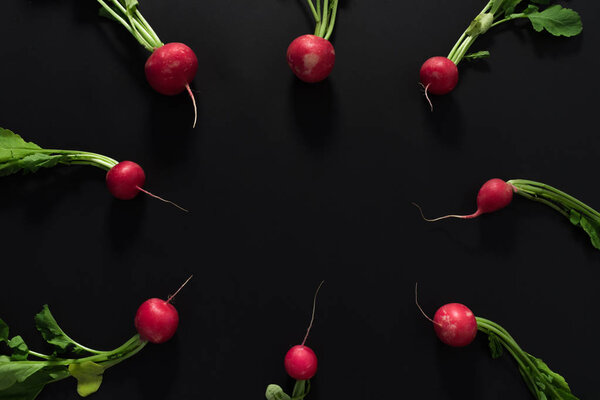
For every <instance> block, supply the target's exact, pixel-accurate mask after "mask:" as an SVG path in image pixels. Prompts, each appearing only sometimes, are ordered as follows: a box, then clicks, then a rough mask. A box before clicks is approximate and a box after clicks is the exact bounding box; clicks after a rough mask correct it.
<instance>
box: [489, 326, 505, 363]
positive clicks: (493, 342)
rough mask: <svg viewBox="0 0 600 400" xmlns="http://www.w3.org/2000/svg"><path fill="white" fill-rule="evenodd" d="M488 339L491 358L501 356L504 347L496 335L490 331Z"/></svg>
mask: <svg viewBox="0 0 600 400" xmlns="http://www.w3.org/2000/svg"><path fill="white" fill-rule="evenodd" d="M488 340H489V347H490V352H491V353H492V358H494V359H496V358H500V357H502V354H504V347H503V346H502V342H501V341H500V339H499V338H498V336H496V335H495V334H493V333H491V332H490V333H488Z"/></svg>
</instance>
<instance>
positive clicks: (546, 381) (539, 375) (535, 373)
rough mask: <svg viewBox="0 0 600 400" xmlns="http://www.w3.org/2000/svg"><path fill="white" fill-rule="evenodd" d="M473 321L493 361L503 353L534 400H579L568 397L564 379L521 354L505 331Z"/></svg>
mask: <svg viewBox="0 0 600 400" xmlns="http://www.w3.org/2000/svg"><path fill="white" fill-rule="evenodd" d="M476 320H477V329H478V330H479V331H480V332H483V333H485V334H487V335H488V339H489V346H490V350H491V352H492V358H499V357H501V356H502V354H503V352H504V349H506V351H508V353H509V354H510V355H511V356H513V358H514V359H515V361H516V362H517V364H518V366H519V372H520V373H521V376H522V377H523V379H524V380H525V384H526V385H527V387H528V388H529V390H530V391H531V394H533V396H535V398H536V399H537V400H579V399H578V398H577V397H575V396H574V395H573V394H572V393H571V389H570V388H569V385H568V384H567V382H566V381H565V378H563V377H562V376H560V375H559V374H557V373H556V372H553V371H552V370H550V368H549V367H548V365H546V363H545V362H544V361H542V360H541V359H539V358H537V357H534V356H532V355H531V354H528V353H526V352H525V351H523V350H522V349H521V348H520V347H519V345H518V344H517V342H515V340H514V339H513V337H512V336H511V335H510V334H509V333H508V332H507V331H506V329H504V328H502V327H501V326H500V325H498V324H496V323H495V322H492V321H490V320H487V319H485V318H480V317H476Z"/></svg>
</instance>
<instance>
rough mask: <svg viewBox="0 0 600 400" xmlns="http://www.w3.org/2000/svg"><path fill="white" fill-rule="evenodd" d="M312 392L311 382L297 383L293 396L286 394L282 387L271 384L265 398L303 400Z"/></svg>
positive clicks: (270, 399) (269, 399)
mask: <svg viewBox="0 0 600 400" xmlns="http://www.w3.org/2000/svg"><path fill="white" fill-rule="evenodd" d="M309 392H310V380H306V381H299V380H297V381H296V384H295V385H294V390H293V392H292V395H291V396H289V395H288V394H286V393H285V392H284V391H283V389H282V388H281V386H279V385H275V384H271V385H269V386H267V391H266V393H265V397H266V398H267V400H303V399H304V398H305V397H306V396H307V395H308V393H309Z"/></svg>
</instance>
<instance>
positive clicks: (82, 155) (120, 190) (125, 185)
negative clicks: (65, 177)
mask: <svg viewBox="0 0 600 400" xmlns="http://www.w3.org/2000/svg"><path fill="white" fill-rule="evenodd" d="M15 148H18V149H19V151H18V152H15V151H13V149H15ZM0 153H2V154H4V153H6V154H7V155H10V157H5V159H4V160H0V176H4V175H10V174H14V173H16V172H19V171H25V172H36V171H37V170H39V169H40V168H50V167H54V166H56V165H58V164H63V165H90V166H93V167H97V168H101V169H103V170H105V171H107V173H106V186H107V188H108V191H109V192H110V193H111V194H112V195H113V196H114V197H116V198H117V199H120V200H131V199H133V198H134V197H135V196H137V194H138V193H139V192H143V193H146V194H147V195H148V196H151V197H154V198H155V199H158V200H160V201H163V202H165V203H169V204H171V205H173V206H175V207H177V208H179V209H180V210H182V211H187V210H186V209H185V208H182V207H180V206H179V205H177V204H175V203H173V202H172V201H169V200H165V199H163V198H162V197H159V196H157V195H155V194H152V193H150V192H149V191H147V190H145V189H143V188H142V186H144V182H145V181H146V174H144V170H143V169H142V167H140V166H139V165H138V164H136V163H134V162H132V161H122V162H117V161H116V160H114V159H112V158H110V157H107V156H104V155H102V154H97V153H90V152H88V151H76V150H56V149H42V148H41V147H40V146H38V145H36V144H35V143H32V142H26V141H24V140H23V138H22V137H21V136H19V135H17V134H16V133H14V132H12V131H10V130H8V129H3V128H0Z"/></svg>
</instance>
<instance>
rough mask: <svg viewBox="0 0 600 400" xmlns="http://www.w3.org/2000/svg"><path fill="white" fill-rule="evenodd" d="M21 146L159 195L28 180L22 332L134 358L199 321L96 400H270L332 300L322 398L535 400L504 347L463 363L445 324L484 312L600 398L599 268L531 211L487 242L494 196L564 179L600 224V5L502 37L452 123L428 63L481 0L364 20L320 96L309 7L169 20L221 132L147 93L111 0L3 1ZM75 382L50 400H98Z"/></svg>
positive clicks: (17, 299) (393, 7) (349, 28)
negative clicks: (560, 30) (446, 340)
mask: <svg viewBox="0 0 600 400" xmlns="http://www.w3.org/2000/svg"><path fill="white" fill-rule="evenodd" d="M2 4H3V5H2V7H1V8H2V10H1V14H0V30H1V31H2V37H3V44H2V50H1V56H0V72H1V73H0V87H1V91H0V94H1V95H0V125H1V126H4V127H6V128H9V129H12V130H14V131H15V132H17V133H19V134H21V135H22V136H23V137H24V138H26V139H28V140H32V141H34V142H36V143H38V144H39V145H41V146H43V147H49V148H64V149H81V150H88V151H93V152H98V153H102V154H106V155H108V156H111V157H113V158H116V159H119V160H125V159H127V160H134V161H136V162H138V163H140V164H141V165H142V166H143V167H144V169H145V171H146V174H147V183H146V188H147V189H149V190H151V191H154V192H156V193H157V194H160V195H163V196H165V197H168V198H169V199H172V200H174V201H177V202H179V203H181V204H182V205H183V206H185V207H187V208H189V209H191V210H192V212H191V213H189V214H185V213H182V212H180V211H178V210H177V209H175V208H173V207H170V206H168V205H166V204H163V203H161V202H158V201H156V200H153V199H151V198H148V197H146V196H139V197H138V198H136V199H135V200H133V201H130V202H122V201H118V200H114V199H113V198H112V197H111V196H110V194H108V192H107V190H106V188H105V186H104V181H103V179H104V173H103V172H102V171H101V170H99V169H94V168H90V167H57V168H54V169H51V170H45V171H40V172H39V173H37V174H35V175H28V176H21V175H17V176H11V177H6V178H2V181H1V185H0V187H1V189H0V190H1V191H0V220H1V221H2V230H1V233H0V240H1V242H0V243H1V246H2V247H1V249H2V252H1V261H0V262H1V264H0V265H1V268H2V269H1V271H2V273H1V275H0V281H1V283H2V289H1V290H0V315H1V317H2V319H4V320H5V321H6V322H7V323H9V324H10V326H11V329H12V333H13V334H21V335H23V336H24V338H25V339H26V340H27V341H28V342H29V344H30V345H31V346H32V347H35V348H38V349H39V348H42V349H43V348H44V346H43V344H42V343H41V340H40V339H39V338H38V336H37V334H36V332H35V328H34V326H33V315H34V314H35V313H36V312H38V311H39V310H40V308H41V305H42V304H44V303H48V304H50V306H51V309H52V310H53V312H54V314H55V316H56V318H57V320H58V321H59V323H61V325H62V327H63V328H64V329H65V330H66V331H67V332H68V333H69V335H70V336H72V337H74V338H75V339H76V340H78V341H79V342H81V343H84V344H86V345H88V346H90V347H96V348H114V347H117V346H118V345H120V344H121V343H122V342H124V341H125V340H126V339H127V338H129V337H130V336H131V335H133V334H134V333H135V328H134V327H133V316H134V314H135V311H136V309H137V307H138V306H139V304H140V303H141V302H142V301H144V300H145V299H147V298H149V297H163V298H165V297H166V296H167V295H168V294H169V293H172V292H173V291H174V290H175V289H176V288H177V287H178V286H179V284H180V283H181V282H182V281H183V280H185V278H187V276H188V275H189V274H192V273H193V274H194V278H193V280H192V281H191V282H190V284H189V286H188V287H186V288H185V290H184V291H182V292H181V293H180V295H179V296H178V298H177V299H176V303H175V304H176V306H177V308H178V310H179V313H180V317H181V323H180V327H179V330H178V333H177V335H176V336H175V338H174V339H173V340H171V341H170V342H168V343H166V344H163V345H151V346H148V347H147V348H146V349H144V351H143V352H142V353H140V354H139V355H137V356H136V357H134V358H132V359H130V360H127V361H126V362H124V363H123V364H120V365H118V366H116V367H114V368H111V369H110V370H109V371H108V372H107V373H106V375H105V379H104V383H103V386H102V387H101V389H100V391H99V392H98V393H97V394H95V395H93V398H94V399H97V400H101V399H115V398H117V399H142V398H143V399H187V398H197V399H200V398H202V399H220V400H222V399H226V398H232V399H234V398H252V399H260V398H264V389H265V387H266V385H267V384H268V383H278V384H280V385H282V386H284V388H285V389H287V390H291V386H292V381H291V379H289V378H288V377H287V376H286V374H285V371H284V369H283V356H284V354H285V352H286V351H287V349H288V348H289V347H290V346H291V345H294V344H298V343H299V342H300V341H301V340H302V337H303V335H304V332H305V329H306V326H307V325H308V320H309V317H310V306H311V301H312V295H313V293H314V290H315V288H316V286H317V284H318V282H319V281H320V280H321V279H325V280H326V284H325V286H324V287H323V290H322V292H321V295H320V298H319V303H318V307H317V314H316V321H315V326H314V328H313V331H312V333H311V336H310V338H309V341H308V344H309V345H310V346H311V347H312V348H313V349H314V350H315V351H316V353H317V354H318V356H319V362H320V367H319V373H318V374H317V376H316V377H315V379H314V380H313V392H312V393H311V394H310V395H309V397H308V398H309V399H312V400H318V399H332V398H348V399H374V398H405V397H417V396H418V397H419V398H427V399H429V398H435V399H461V400H464V399H478V400H480V399H508V398H510V399H530V398H531V395H530V393H529V392H528V390H527V388H526V387H525V385H524V384H523V382H522V380H521V377H520V375H519V373H518V371H517V368H516V365H515V364H514V362H513V361H512V360H511V359H510V358H508V357H503V358H502V359H499V360H492V359H491V357H490V356H489V353H488V351H487V348H486V340H485V338H483V337H482V338H479V339H478V340H476V341H475V342H474V343H473V344H472V345H470V346H469V347H467V348H464V349H451V348H448V347H446V346H444V345H442V344H441V343H440V342H439V341H438V340H437V338H436V337H435V335H434V333H433V329H431V324H430V323H428V322H427V321H426V320H425V319H424V318H423V317H422V316H421V315H420V314H419V312H418V311H417V309H416V307H415V305H414V298H413V287H414V283H415V281H419V283H420V288H421V291H420V301H421V304H422V305H423V307H424V308H425V310H427V312H428V313H430V314H433V313H434V312H435V310H436V308H437V307H439V306H441V305H442V304H445V303H448V302H454V301H456V302H462V303H464V304H466V305H468V306H469V307H470V308H471V309H472V310H473V311H474V312H475V313H476V314H477V315H480V316H483V317H486V318H489V319H492V320H494V321H496V322H498V323H500V324H501V325H503V326H504V327H505V328H507V329H508V330H509V332H511V334H512V335H513V336H514V337H515V338H516V339H517V341H518V342H519V343H520V344H521V346H522V347H523V348H524V349H525V350H526V351H528V352H530V353H532V354H534V355H537V356H539V357H542V358H543V359H545V360H546V361H548V363H549V365H550V367H551V368H553V369H554V370H555V371H557V372H559V373H561V374H562V375H563V376H565V377H566V379H567V381H568V382H569V383H570V385H571V387H572V389H573V392H574V394H576V395H577V396H578V397H580V398H582V399H591V398H595V397H598V396H599V395H600V389H599V386H598V385H597V380H596V376H595V371H594V369H593V368H592V369H590V368H588V366H589V365H590V364H591V365H593V362H592V360H594V359H597V358H598V357H599V356H600V354H599V349H598V346H597V338H596V334H597V332H598V329H599V328H600V319H599V318H598V316H597V312H596V310H597V305H598V304H599V302H600V294H599V292H598V290H597V282H598V278H599V277H600V268H599V267H600V265H599V262H598V260H599V255H598V251H597V250H594V249H593V247H592V246H591V244H590V243H589V239H588V237H587V236H586V235H585V233H584V232H583V231H581V230H580V229H577V228H575V227H573V226H571V225H570V223H569V221H567V220H566V219H564V218H563V217H561V216H560V215H559V214H558V213H556V212H554V211H553V210H551V209H549V208H547V207H544V206H542V205H540V204H537V203H530V202H527V201H526V200H524V199H522V198H516V199H515V200H514V202H513V204H512V205H511V206H510V207H508V208H507V209H505V210H503V211H501V212H498V213H496V214H494V215H488V216H484V217H483V218H480V219H479V220H474V221H469V222H465V221H445V222H442V223H438V224H435V225H431V224H427V223H425V222H423V221H422V220H421V219H420V217H419V215H418V212H417V210H416V209H415V208H414V207H412V206H411V205H410V202H411V201H417V202H419V203H420V204H421V205H422V206H423V207H424V209H425V211H426V213H427V214H428V215H430V216H435V215H442V214H445V213H453V212H463V213H467V212H472V211H473V210H474V207H475V196H476V193H477V190H478V188H479V186H480V185H481V184H482V183H483V182H484V181H485V180H487V179H489V178H493V177H499V178H504V179H509V178H525V179H533V180H539V181H542V182H545V183H548V184H551V185H553V186H556V187H558V188H561V189H563V190H565V191H567V192H569V193H571V194H573V195H575V196H577V197H579V198H580V199H581V200H583V201H585V202H587V203H588V204H590V205H592V206H595V207H596V208H598V207H600V189H599V186H598V179H597V176H598V168H597V167H598V157H597V154H598V152H599V151H600V139H598V138H597V128H596V122H597V116H598V107H597V101H596V98H595V97H596V96H595V94H596V93H597V92H598V90H599V89H600V77H599V75H598V73H597V71H598V69H599V68H600V58H599V57H598V53H597V49H598V43H599V42H600V28H599V27H600V21H599V20H598V19H599V17H600V13H599V11H600V5H599V4H598V3H597V2H592V1H571V2H569V6H571V7H573V8H574V9H576V10H578V11H579V12H580V14H581V15H582V19H583V22H584V34H583V35H581V36H579V37H576V38H571V39H565V38H555V37H552V36H551V35H549V34H545V33H536V32H534V31H533V30H532V29H530V27H529V26H528V24H527V23H525V22H522V21H521V22H516V23H513V24H512V25H511V24H506V26H503V27H499V28H494V30H493V31H490V32H489V33H488V34H487V35H485V36H483V37H482V38H480V39H479V40H478V41H477V42H476V44H475V46H474V47H473V49H474V50H483V49H489V50H490V51H491V52H492V57H491V58H490V59H489V60H488V61H483V62H478V63H476V64H469V63H465V64H464V65H463V64H461V67H460V72H461V77H460V83H459V86H458V87H457V89H456V90H455V91H454V92H453V93H452V94H451V95H448V96H445V97H443V98H439V97H438V98H435V99H434V102H435V107H436V109H435V112H434V113H431V112H430V111H429V109H428V107H427V104H426V102H425V100H424V98H423V96H422V93H421V92H420V90H419V87H418V85H417V82H418V70H419V67H420V65H421V63H422V62H423V61H424V60H425V59H426V58H428V57H430V56H433V55H445V54H447V53H448V51H449V50H450V48H451V47H452V45H453V44H454V42H455V40H456V39H457V38H458V36H459V35H460V33H461V32H462V31H463V30H464V29H465V27H466V26H467V24H468V23H469V21H470V20H471V19H472V18H473V17H474V16H475V15H476V14H477V12H478V11H479V10H480V9H481V8H483V5H484V3H483V2H482V1H481V0H463V1H459V2H457V1H447V0H443V1H442V0H428V1H425V0H422V1H392V0H383V1H372V0H369V1H366V0H363V1H360V0H343V1H342V6H341V9H340V12H339V16H338V23H337V25H336V34H335V36H334V40H333V43H334V45H335V47H336V52H337V61H336V67H335V69H334V71H333V73H332V75H331V76H330V78H329V79H328V80H327V81H325V82H323V83H320V84H314V85H306V84H303V83H301V82H299V81H298V80H296V79H295V77H294V76H293V75H292V74H291V72H290V71H289V69H288V67H287V65H286V62H285V50H286V48H287V46H288V44H289V43H290V41H291V40H292V39H293V38H294V37H296V36H298V35H300V34H304V33H309V32H310V31H311V30H312V24H311V21H310V19H309V14H308V13H307V10H306V7H305V4H304V2H300V1H294V0H271V1H243V0H220V1H191V0H169V1H158V0H143V1H142V4H141V7H140V10H141V11H142V13H143V14H144V15H145V16H146V18H147V19H148V20H149V21H150V23H151V24H152V26H153V27H154V29H155V30H156V31H157V32H158V34H159V36H160V37H161V39H162V40H163V41H164V42H169V41H181V42H184V43H187V44H188V45H190V46H191V47H192V48H193V49H194V50H195V52H196V54H197V56H198V58H199V61H200V68H199V72H198V75H197V77H196V79H195V81H194V85H193V86H194V89H195V90H196V91H197V93H196V95H197V98H198V101H199V110H200V112H199V124H198V127H197V128H196V129H195V130H192V129H191V123H192V108H191V104H190V101H189V98H187V97H186V96H185V95H180V96H176V97H165V96H161V95H159V94H157V93H155V92H153V91H152V90H151V88H150V87H149V86H148V85H147V83H146V82H145V78H144V74H143V65H144V62H145V59H146V57H147V55H148V54H147V53H146V51H145V50H144V49H143V48H142V47H141V46H139V45H138V44H137V42H136V41H135V40H134V39H133V38H132V37H131V36H130V35H129V34H128V33H127V32H126V31H125V29H123V28H122V27H120V26H119V25H117V24H115V23H113V22H111V21H108V20H103V19H101V18H99V17H97V9H98V5H97V3H96V2H95V1H92V0H85V1H83V0H62V1H61V0H35V1H30V0H3V1H2ZM75 398H77V394H76V392H75V382H74V381H73V380H68V381H64V382H60V383H57V384H52V385H49V386H48V387H47V388H46V389H45V390H44V392H43V393H42V394H41V395H40V399H75Z"/></svg>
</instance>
